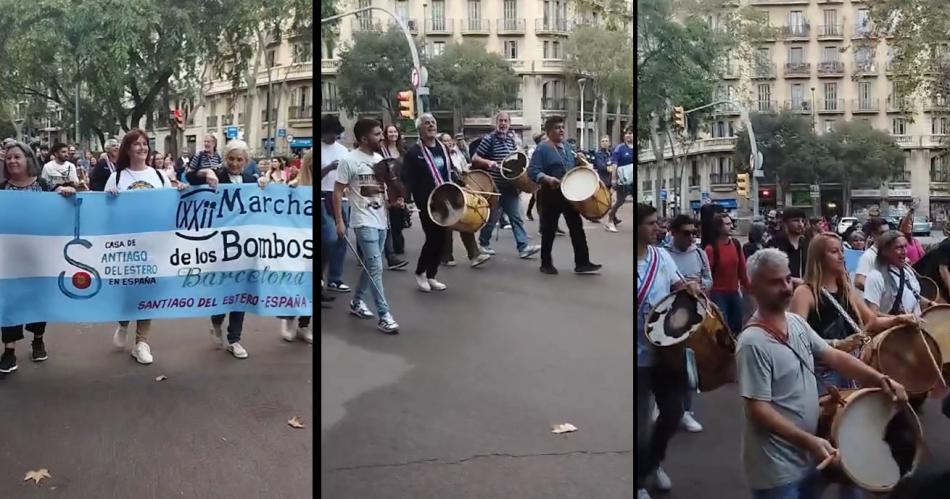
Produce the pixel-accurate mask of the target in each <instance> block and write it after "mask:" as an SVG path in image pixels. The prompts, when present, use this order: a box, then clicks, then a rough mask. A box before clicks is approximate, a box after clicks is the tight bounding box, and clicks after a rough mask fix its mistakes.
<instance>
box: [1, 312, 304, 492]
mask: <svg viewBox="0 0 950 499" xmlns="http://www.w3.org/2000/svg"><path fill="white" fill-rule="evenodd" d="M209 322H210V321H209V320H207V319H194V320H176V321H155V322H154V323H153V329H152V332H151V335H150V338H149V340H150V341H149V343H150V344H151V347H152V352H153V354H154V356H155V362H154V363H153V364H152V365H150V366H141V365H138V364H137V363H136V362H135V360H134V359H133V358H132V357H131V356H129V354H128V353H127V352H120V351H118V350H116V349H115V348H114V347H113V346H112V332H113V331H114V330H115V327H114V326H113V325H112V324H69V325H66V324H61V325H52V326H51V327H50V330H49V331H47V333H46V345H47V349H48V351H49V360H48V361H46V362H43V363H39V364H35V363H33V362H31V361H30V359H29V355H30V346H29V340H30V339H31V335H30V334H29V333H27V341H25V342H20V343H18V344H17V345H18V347H19V348H18V350H17V354H18V360H19V366H20V367H19V370H18V371H16V372H15V373H13V374H11V375H8V376H7V377H6V378H5V379H2V380H0V397H2V399H3V401H4V409H3V410H2V414H3V427H2V429H0V442H2V445H0V497H3V498H4V499H25V498H31V499H32V498H44V497H59V498H66V499H88V498H115V499H119V498H137V499H169V498H174V497H181V498H202V499H236V498H240V499H251V498H257V499H272V498H278V497H279V498H286V499H305V498H310V497H313V488H314V487H313V471H312V463H313V440H314V435H313V433H314V430H313V428H314V427H315V426H316V423H315V422H314V411H313V347H312V346H311V345H308V344H306V343H301V342H296V343H286V342H284V341H283V340H282V339H281V338H280V336H279V332H278V331H279V330H278V321H277V319H276V318H273V317H257V316H252V315H248V316H247V320H246V321H245V331H244V336H243V338H242V340H241V343H242V344H243V345H244V346H245V347H246V348H247V350H248V352H249V354H250V356H249V357H248V358H247V359H245V360H238V359H235V358H233V357H232V356H231V355H230V354H227V353H225V352H224V351H223V350H216V349H215V346H214V345H213V344H212V342H211V339H210V336H209V334H208V327H209ZM158 376H167V377H168V379H167V380H164V381H156V378H157V377H158ZM293 416H299V417H300V418H301V419H302V420H303V422H304V424H305V426H306V428H303V429H294V428H291V427H290V426H289V425H288V424H287V421H288V420H289V419H291V418H292V417H293ZM44 468H45V469H48V470H49V474H50V475H51V476H52V478H49V479H45V480H42V481H41V482H40V483H39V484H34V483H33V481H29V482H26V481H24V480H23V478H24V475H25V474H26V473H27V472H28V471H32V470H40V469H44Z"/></svg>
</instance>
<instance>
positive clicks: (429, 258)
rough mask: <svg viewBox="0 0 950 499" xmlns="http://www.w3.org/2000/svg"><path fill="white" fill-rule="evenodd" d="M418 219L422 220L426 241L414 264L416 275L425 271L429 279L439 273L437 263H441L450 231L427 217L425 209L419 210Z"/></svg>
mask: <svg viewBox="0 0 950 499" xmlns="http://www.w3.org/2000/svg"><path fill="white" fill-rule="evenodd" d="M419 221H420V222H422V231H423V232H425V235H426V242H425V244H423V245H422V251H420V252H419V263H418V264H417V265H416V275H420V274H422V273H425V275H426V277H427V278H429V279H435V276H436V274H438V273H439V264H441V263H442V253H443V252H444V251H445V240H446V239H447V238H448V237H449V234H451V231H450V230H449V229H447V228H445V227H441V226H439V225H436V223H435V222H433V221H432V219H431V218H429V213H428V212H427V211H426V210H422V211H420V212H419Z"/></svg>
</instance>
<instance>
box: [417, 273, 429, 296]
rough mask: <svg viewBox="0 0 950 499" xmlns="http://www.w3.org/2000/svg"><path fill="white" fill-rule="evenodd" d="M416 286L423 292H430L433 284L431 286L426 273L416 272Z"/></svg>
mask: <svg viewBox="0 0 950 499" xmlns="http://www.w3.org/2000/svg"><path fill="white" fill-rule="evenodd" d="M416 287H418V288H419V291H422V292H423V293H429V292H431V291H432V286H429V280H428V279H426V276H425V274H416Z"/></svg>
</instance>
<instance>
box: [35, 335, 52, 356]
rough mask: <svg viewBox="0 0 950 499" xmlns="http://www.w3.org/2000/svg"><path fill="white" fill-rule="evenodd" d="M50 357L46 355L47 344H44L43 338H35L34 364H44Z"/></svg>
mask: <svg viewBox="0 0 950 499" xmlns="http://www.w3.org/2000/svg"><path fill="white" fill-rule="evenodd" d="M48 358H49V355H47V354H46V344H45V343H43V338H34V339H33V362H43V361H44V360H46V359H48Z"/></svg>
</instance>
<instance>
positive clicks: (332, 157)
mask: <svg viewBox="0 0 950 499" xmlns="http://www.w3.org/2000/svg"><path fill="white" fill-rule="evenodd" d="M348 152H349V151H347V150H346V146H344V145H343V144H341V143H339V142H333V143H332V144H326V143H324V142H320V169H321V170H323V169H324V168H326V167H327V165H329V164H330V163H332V162H334V161H338V160H341V159H343V157H344V156H346V154H347V153H348ZM338 174H339V169H337V170H333V171H332V172H330V173H327V176H326V177H323V178H322V179H320V190H321V191H323V192H328V191H332V190H333V184H335V183H336V179H337V175H338Z"/></svg>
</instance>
